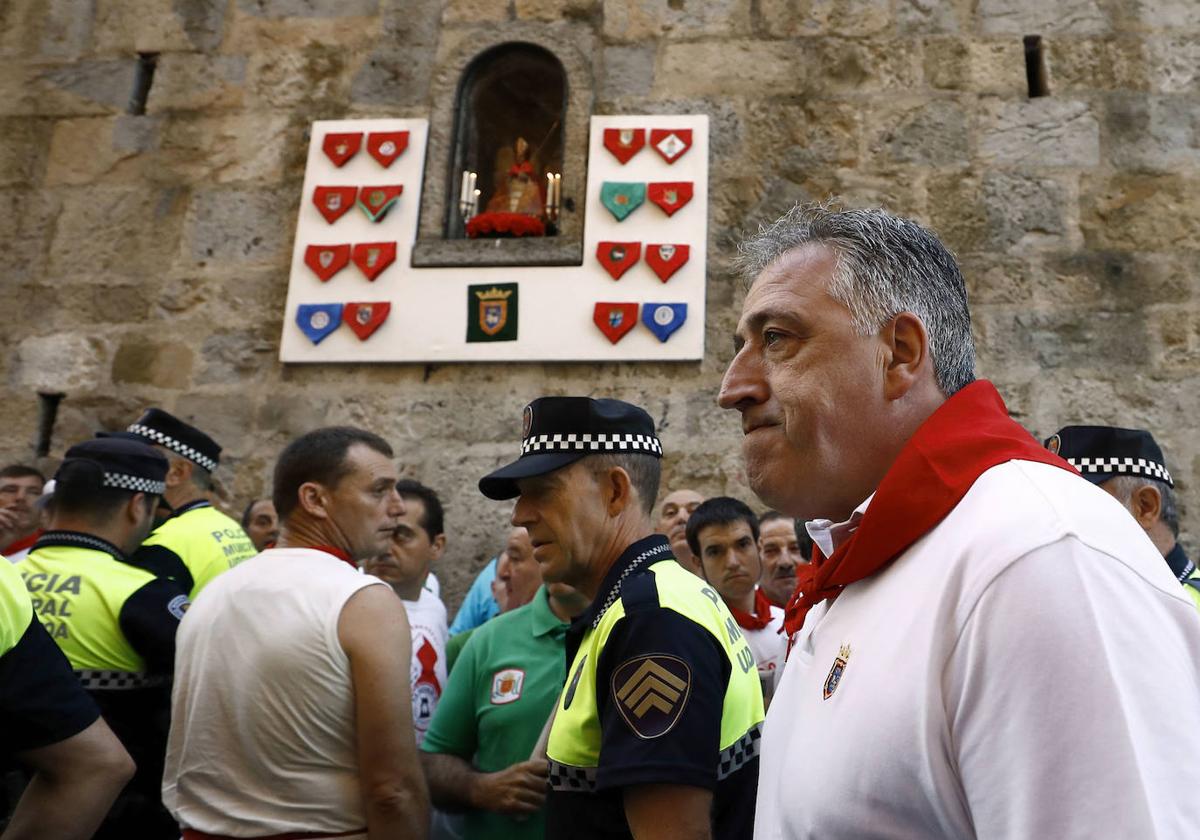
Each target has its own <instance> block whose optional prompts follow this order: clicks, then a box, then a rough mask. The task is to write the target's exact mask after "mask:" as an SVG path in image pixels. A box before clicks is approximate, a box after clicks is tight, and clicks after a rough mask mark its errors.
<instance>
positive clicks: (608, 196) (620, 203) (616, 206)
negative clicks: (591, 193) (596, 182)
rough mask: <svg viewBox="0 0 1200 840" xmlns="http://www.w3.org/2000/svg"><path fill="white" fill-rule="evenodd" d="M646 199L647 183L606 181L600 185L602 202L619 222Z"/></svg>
mask: <svg viewBox="0 0 1200 840" xmlns="http://www.w3.org/2000/svg"><path fill="white" fill-rule="evenodd" d="M645 200H646V185H645V184H633V183H625V182H621V181H605V182H604V184H603V185H601V187H600V203H601V204H603V205H604V206H605V207H607V208H608V212H610V213H612V214H613V216H614V217H616V220H617V221H618V222H623V221H625V217H626V216H628V215H629V214H630V213H632V212H633V211H634V210H636V209H638V208H639V207H641V206H642V202H644V201H645Z"/></svg>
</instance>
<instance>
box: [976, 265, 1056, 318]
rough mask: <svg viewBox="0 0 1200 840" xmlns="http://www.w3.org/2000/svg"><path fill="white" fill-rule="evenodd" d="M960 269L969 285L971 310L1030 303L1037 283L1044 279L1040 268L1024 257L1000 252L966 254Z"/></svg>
mask: <svg viewBox="0 0 1200 840" xmlns="http://www.w3.org/2000/svg"><path fill="white" fill-rule="evenodd" d="M959 269H960V270H961V271H962V275H963V279H964V280H965V281H966V284H967V300H968V301H970V304H971V311H972V312H977V311H978V307H984V306H995V305H1001V304H1002V305H1018V306H1027V305H1029V304H1030V303H1032V302H1033V296H1034V288H1035V285H1036V284H1038V283H1039V282H1040V270H1039V268H1038V267H1037V266H1036V265H1035V264H1033V263H1031V262H1030V261H1029V260H1027V259H1025V258H1023V257H1020V256H1011V257H1010V256H1003V255H997V254H983V253H977V254H965V255H963V256H961V257H960V258H959Z"/></svg>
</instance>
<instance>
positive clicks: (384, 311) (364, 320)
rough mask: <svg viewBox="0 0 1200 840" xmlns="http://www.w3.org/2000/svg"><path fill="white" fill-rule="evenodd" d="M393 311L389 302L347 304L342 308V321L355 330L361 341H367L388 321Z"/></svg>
mask: <svg viewBox="0 0 1200 840" xmlns="http://www.w3.org/2000/svg"><path fill="white" fill-rule="evenodd" d="M391 311H392V305H391V304H390V303H388V302H387V301H376V302H374V303H347V304H346V305H345V306H344V307H342V320H343V321H345V322H346V325H347V326H348V327H350V329H352V330H354V334H355V335H357V336H358V338H359V340H360V341H366V340H367V339H368V338H370V337H371V333H373V332H375V330H377V329H379V325H380V324H382V323H383V322H384V321H386V320H387V316H388V313H389V312H391Z"/></svg>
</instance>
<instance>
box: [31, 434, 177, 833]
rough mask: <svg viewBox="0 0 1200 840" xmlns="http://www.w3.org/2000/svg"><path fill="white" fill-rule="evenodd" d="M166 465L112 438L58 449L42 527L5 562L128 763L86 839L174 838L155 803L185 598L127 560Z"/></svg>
mask: <svg viewBox="0 0 1200 840" xmlns="http://www.w3.org/2000/svg"><path fill="white" fill-rule="evenodd" d="M166 475H167V460H166V458H164V457H163V456H162V455H160V454H159V453H158V452H156V451H154V449H152V448H151V447H149V446H147V445H145V444H143V443H139V442H137V441H131V440H120V439H115V438H107V439H99V440H91V441H88V442H86V443H81V444H79V445H78V446H73V447H71V449H69V450H67V455H66V459H65V460H64V461H63V464H62V466H61V467H59V470H58V473H57V474H56V475H55V482H56V483H55V491H54V506H53V515H52V518H51V521H50V529H49V530H47V531H46V533H44V534H43V535H42V536H41V537H40V538H39V539H38V541H37V542H36V543H35V544H34V546H33V549H32V550H31V551H30V552H29V555H28V556H27V557H26V558H25V559H24V560H23V561H21V562H20V563H19V564H18V565H17V569H18V570H19V571H20V573H21V576H22V577H23V578H24V580H25V587H26V589H28V591H29V594H30V595H31V596H32V598H33V606H34V609H35V610H36V611H37V613H38V615H39V616H40V618H41V620H42V623H43V625H44V626H45V628H46V630H47V632H49V634H50V637H51V638H52V639H53V640H54V641H55V642H56V643H57V644H58V646H59V648H60V649H61V650H62V652H63V653H65V654H66V656H67V660H68V661H69V662H70V663H71V667H72V669H74V671H75V673H76V675H77V676H78V677H79V679H80V682H81V683H82V684H83V687H84V688H85V689H87V690H88V692H89V693H90V694H91V695H92V697H93V699H94V700H95V701H96V703H97V704H98V705H99V707H100V711H101V713H102V714H103V716H104V719H105V720H106V721H107V723H108V725H109V726H110V727H111V728H112V730H113V731H114V732H115V733H116V735H117V737H118V738H119V739H120V740H121V743H122V744H123V745H124V747H125V749H126V750H128V751H129V754H130V755H131V756H132V757H133V759H134V761H135V762H136V763H137V773H136V775H135V776H134V779H133V782H132V783H131V784H130V786H129V787H128V788H127V789H126V790H125V792H124V793H122V795H121V797H119V798H118V800H117V804H116V806H114V808H113V811H112V812H111V813H110V815H109V817H108V819H106V820H105V823H104V825H103V826H102V828H101V830H100V832H99V833H98V834H97V835H96V836H97V837H102V838H103V837H122V838H128V837H138V838H147V840H154V838H158V837H163V838H166V837H172V836H176V837H177V836H178V830H177V828H176V826H175V824H174V821H173V820H171V818H170V815H169V814H167V813H166V811H165V810H164V809H163V808H162V805H161V801H160V799H161V797H160V794H159V783H160V780H161V779H162V765H163V755H164V752H165V745H166V732H167V720H166V715H167V710H168V709H169V700H170V686H169V683H170V675H171V672H172V668H173V666H174V659H175V630H176V628H177V627H178V626H179V620H180V619H181V618H182V617H183V613H184V611H185V610H186V609H187V605H188V598H187V595H186V594H185V593H184V592H183V590H182V589H180V588H179V586H178V585H177V584H175V583H173V582H172V581H169V580H165V579H160V578H155V577H154V575H152V574H151V573H150V572H148V571H146V570H145V569H141V568H138V567H136V566H134V565H132V564H130V562H129V557H128V555H129V553H130V552H131V551H133V550H134V549H135V548H137V546H138V545H139V544H140V543H141V541H142V540H143V539H144V538H145V537H146V534H147V533H148V532H149V531H150V528H151V527H152V525H153V522H154V511H155V509H156V507H157V504H158V497H159V496H160V495H161V494H162V493H163V492H164V490H165V483H164V479H165V478H166Z"/></svg>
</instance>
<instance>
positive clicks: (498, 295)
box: [475, 286, 513, 300]
mask: <svg viewBox="0 0 1200 840" xmlns="http://www.w3.org/2000/svg"><path fill="white" fill-rule="evenodd" d="M512 293H513V290H512V289H497V288H496V287H495V286H492V288H490V289H488V290H487V291H486V292H476V293H475V296H476V297H477V298H479V299H480V300H508V297H509V295H511V294H512Z"/></svg>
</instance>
